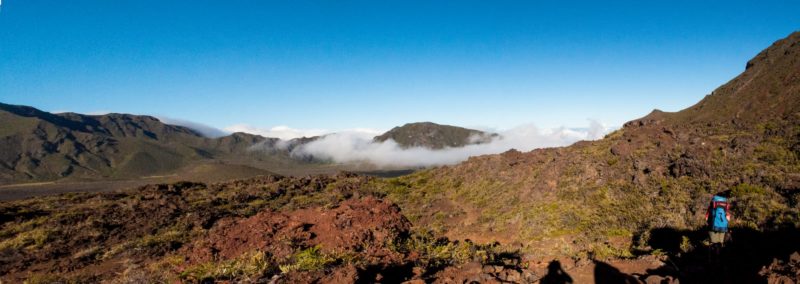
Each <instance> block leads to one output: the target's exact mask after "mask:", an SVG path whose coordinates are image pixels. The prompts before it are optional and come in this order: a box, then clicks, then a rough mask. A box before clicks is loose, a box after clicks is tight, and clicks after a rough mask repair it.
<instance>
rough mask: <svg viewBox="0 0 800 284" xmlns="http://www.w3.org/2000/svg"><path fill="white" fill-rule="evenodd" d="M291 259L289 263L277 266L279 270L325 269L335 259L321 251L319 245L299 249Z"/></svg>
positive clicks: (286, 271) (284, 271)
mask: <svg viewBox="0 0 800 284" xmlns="http://www.w3.org/2000/svg"><path fill="white" fill-rule="evenodd" d="M291 260H292V263H291V264H284V265H280V266H279V268H280V270H281V272H283V273H288V272H293V271H317V270H322V269H325V268H327V267H328V266H329V265H331V264H333V263H335V262H336V261H337V260H336V258H334V257H332V256H330V255H327V254H324V253H322V252H321V251H320V247H319V246H314V247H310V248H307V249H304V250H301V251H299V252H297V253H295V254H294V255H293V256H292V259H291Z"/></svg>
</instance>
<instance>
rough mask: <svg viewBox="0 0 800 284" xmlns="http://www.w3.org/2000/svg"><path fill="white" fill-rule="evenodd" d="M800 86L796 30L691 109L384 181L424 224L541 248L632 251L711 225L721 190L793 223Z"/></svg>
mask: <svg viewBox="0 0 800 284" xmlns="http://www.w3.org/2000/svg"><path fill="white" fill-rule="evenodd" d="M798 88H800V33H794V34H792V35H790V36H789V37H788V38H786V39H783V40H780V41H778V42H776V43H775V44H773V45H772V46H771V47H769V48H768V49H766V50H765V51H763V52H761V53H760V54H759V55H758V56H756V57H755V58H754V59H753V60H751V61H750V63H748V68H747V69H746V70H745V71H744V73H742V74H741V75H739V76H738V77H737V78H735V79H734V80H732V81H730V82H729V83H727V84H725V85H723V86H721V87H720V88H719V89H717V90H716V91H714V93H713V95H710V96H708V97H707V98H705V99H704V100H703V101H701V102H700V103H698V104H697V105H695V106H693V107H691V108H689V109H686V110H684V111H681V112H677V113H663V112H658V111H656V112H654V113H652V114H650V115H648V116H647V117H645V118H642V119H639V120H635V121H632V122H630V123H627V124H626V125H625V127H623V128H622V129H621V130H618V131H615V132H614V133H611V134H609V135H608V136H607V137H606V138H605V139H602V140H599V141H595V142H579V143H576V144H574V145H572V146H570V147H564V148H552V149H541V150H535V151H532V152H529V153H520V152H517V151H509V152H507V153H504V154H500V155H488V156H481V157H474V158H471V159H469V160H468V161H466V162H464V163H462V164H459V165H456V166H452V167H442V168H438V169H434V170H429V171H424V172H420V173H417V174H414V175H411V176H408V177H403V178H398V179H394V180H391V181H390V182H389V183H387V184H386V185H385V187H384V190H385V192H387V193H388V194H389V198H390V199H392V200H394V201H395V202H397V203H399V204H400V205H401V207H402V208H403V209H404V212H405V213H406V214H407V216H408V217H409V219H410V220H411V221H412V222H413V223H414V224H415V225H416V226H418V227H421V228H432V229H434V230H435V231H437V232H441V233H443V234H446V235H447V236H450V237H452V238H469V239H473V240H479V241H492V240H498V241H501V242H504V243H518V244H519V245H521V246H524V247H527V250H529V251H531V252H534V253H538V254H544V255H552V254H556V255H564V254H566V255H578V254H581V252H585V251H590V252H592V253H594V254H595V255H628V254H629V253H630V249H631V248H632V247H636V245H637V242H639V241H642V240H643V241H645V243H646V239H647V232H648V231H649V229H651V228H660V227H673V228H681V229H692V228H698V227H700V226H702V225H703V214H704V210H705V206H706V202H707V201H708V198H709V197H710V196H711V194H713V193H715V192H719V191H723V190H732V195H733V200H734V201H733V202H734V207H733V209H732V210H733V214H734V215H733V216H735V217H734V218H735V219H734V223H735V224H736V225H737V226H743V227H750V228H758V229H759V230H772V229H779V228H785V227H791V228H796V227H797V226H798V225H800V207H799V206H800V192H799V191H798V188H800V162H799V160H798V155H800V127H798V125H800V113H799V112H798V111H800V109H798V107H797V106H798V105H800V93H798V90H799V89H798ZM698 241H699V240H698Z"/></svg>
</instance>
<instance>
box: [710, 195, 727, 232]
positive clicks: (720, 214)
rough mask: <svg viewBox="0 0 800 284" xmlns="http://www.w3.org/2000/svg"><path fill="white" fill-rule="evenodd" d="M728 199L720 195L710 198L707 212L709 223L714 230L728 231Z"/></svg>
mask: <svg viewBox="0 0 800 284" xmlns="http://www.w3.org/2000/svg"><path fill="white" fill-rule="evenodd" d="M727 211H728V199H726V198H725V197H722V196H714V198H713V199H712V200H711V212H709V213H710V214H709V216H708V217H709V220H708V221H709V225H711V229H712V230H713V231H715V232H727V231H728V218H727V217H728V216H727V215H728V214H727Z"/></svg>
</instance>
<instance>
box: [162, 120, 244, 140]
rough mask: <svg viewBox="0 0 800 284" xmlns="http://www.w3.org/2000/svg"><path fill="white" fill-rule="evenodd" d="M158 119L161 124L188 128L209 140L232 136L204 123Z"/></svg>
mask: <svg viewBox="0 0 800 284" xmlns="http://www.w3.org/2000/svg"><path fill="white" fill-rule="evenodd" d="M156 118H158V120H160V121H161V122H163V123H166V124H171V125H177V126H183V127H187V128H189V129H192V130H194V131H197V132H199V133H200V134H202V135H203V136H205V137H209V138H218V137H222V136H226V135H229V134H230V133H228V132H225V131H223V130H220V129H218V128H214V127H211V126H208V125H205V124H202V123H198V122H194V121H188V120H183V119H177V118H171V117H166V116H157V117H156Z"/></svg>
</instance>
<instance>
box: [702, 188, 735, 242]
mask: <svg viewBox="0 0 800 284" xmlns="http://www.w3.org/2000/svg"><path fill="white" fill-rule="evenodd" d="M729 209H730V206H729V204H728V199H727V198H725V197H723V196H722V195H721V194H716V195H714V197H712V198H711V204H709V206H708V210H707V211H706V221H707V222H708V228H709V230H708V236H709V238H710V239H711V248H712V249H713V250H715V251H717V252H718V250H719V249H721V248H722V246H723V244H724V243H725V235H726V234H727V233H728V222H730V221H731V214H730V213H729V212H728V211H729Z"/></svg>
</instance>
